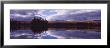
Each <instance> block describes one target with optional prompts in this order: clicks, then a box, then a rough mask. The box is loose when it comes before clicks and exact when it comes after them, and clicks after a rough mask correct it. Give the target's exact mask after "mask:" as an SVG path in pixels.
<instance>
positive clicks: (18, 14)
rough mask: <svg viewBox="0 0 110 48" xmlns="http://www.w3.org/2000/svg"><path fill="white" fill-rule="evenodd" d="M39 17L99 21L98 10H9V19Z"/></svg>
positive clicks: (58, 19) (99, 12) (19, 19)
mask: <svg viewBox="0 0 110 48" xmlns="http://www.w3.org/2000/svg"><path fill="white" fill-rule="evenodd" d="M33 17H41V18H43V19H46V20H48V21H91V20H101V10H100V9H11V10H10V18H11V19H14V20H18V21H31V20H32V19H33Z"/></svg>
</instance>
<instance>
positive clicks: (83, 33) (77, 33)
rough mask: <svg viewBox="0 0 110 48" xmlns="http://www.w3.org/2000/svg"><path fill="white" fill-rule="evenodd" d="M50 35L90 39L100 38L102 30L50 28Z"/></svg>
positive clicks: (48, 32)
mask: <svg viewBox="0 0 110 48" xmlns="http://www.w3.org/2000/svg"><path fill="white" fill-rule="evenodd" d="M46 33H47V34H48V35H50V36H53V37H56V38H59V39H65V38H71V39H78V38H79V39H82V38H85V39H89V38H91V39H92V38H94V39H95V38H100V32H96V31H93V30H48V31H47V32H46Z"/></svg>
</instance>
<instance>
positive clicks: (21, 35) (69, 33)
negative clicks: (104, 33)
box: [10, 29, 101, 39]
mask: <svg viewBox="0 0 110 48" xmlns="http://www.w3.org/2000/svg"><path fill="white" fill-rule="evenodd" d="M36 30H37V29H36ZM10 33H11V35H10V38H11V39H100V38H101V31H100V30H97V29H48V30H47V31H42V32H33V31H32V30H31V29H26V30H25V29H20V30H13V31H11V32H10Z"/></svg>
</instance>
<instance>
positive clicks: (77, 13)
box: [46, 9, 101, 21]
mask: <svg viewBox="0 0 110 48" xmlns="http://www.w3.org/2000/svg"><path fill="white" fill-rule="evenodd" d="M100 12H101V11H100V10H93V9H91V10H87V9H86V10H83V9H82V10H59V11H57V14H56V15H51V16H48V17H47V18H46V19H47V20H48V21H55V20H65V21H66V20H68V19H69V20H75V19H80V18H82V19H84V18H86V17H90V16H92V15H93V16H95V17H99V16H100ZM60 13H61V14H60ZM96 13H98V14H96ZM99 18H100V17H99Z"/></svg>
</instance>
